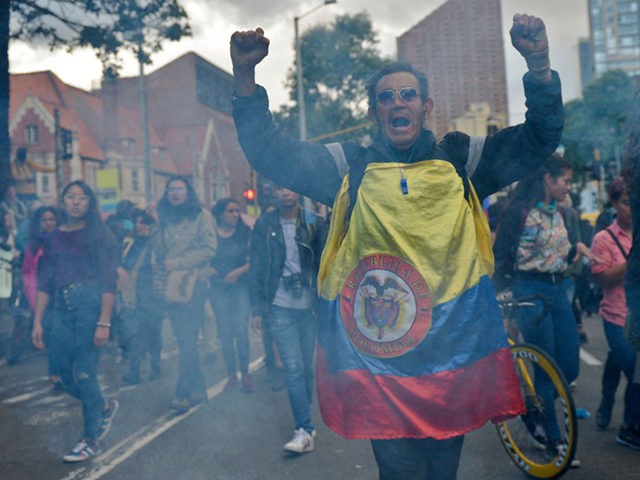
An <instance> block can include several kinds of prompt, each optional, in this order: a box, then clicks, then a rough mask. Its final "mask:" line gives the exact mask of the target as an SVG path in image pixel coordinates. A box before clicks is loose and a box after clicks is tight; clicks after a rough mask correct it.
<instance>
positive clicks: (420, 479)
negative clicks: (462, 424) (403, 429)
mask: <svg viewBox="0 0 640 480" xmlns="http://www.w3.org/2000/svg"><path fill="white" fill-rule="evenodd" d="M463 441H464V436H459V437H453V438H448V439H446V440H436V439H434V438H399V439H394V440H371V447H372V448H373V455H374V456H375V458H376V463H377V464H378V472H379V473H378V475H379V479H380V480H406V479H416V480H427V479H429V480H455V478H456V474H457V472H458V464H459V462H460V454H461V452H462V444H463Z"/></svg>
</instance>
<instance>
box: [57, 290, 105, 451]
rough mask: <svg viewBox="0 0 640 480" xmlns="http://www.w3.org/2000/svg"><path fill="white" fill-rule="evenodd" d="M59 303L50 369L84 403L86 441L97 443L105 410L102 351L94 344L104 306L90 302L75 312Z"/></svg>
mask: <svg viewBox="0 0 640 480" xmlns="http://www.w3.org/2000/svg"><path fill="white" fill-rule="evenodd" d="M53 300H54V302H55V299H53ZM55 303H56V308H54V315H53V319H52V326H51V334H50V340H49V359H50V362H51V365H50V370H51V371H52V372H54V373H55V374H56V375H59V376H60V383H61V384H62V387H63V388H64V389H65V391H66V392H67V393H69V394H70V395H72V396H74V397H76V398H78V399H80V401H81V402H82V418H83V422H84V434H83V438H86V439H89V440H96V439H97V438H98V434H99V432H100V426H101V424H102V410H103V407H104V399H103V398H102V393H101V392H100V385H99V384H98V363H99V360H100V349H99V348H96V347H95V346H94V344H93V336H94V334H95V331H96V323H97V322H98V317H99V316H100V303H99V302H95V301H90V302H86V303H84V304H83V305H80V306H79V307H78V308H76V309H74V310H67V309H66V308H65V306H64V305H60V304H59V302H55Z"/></svg>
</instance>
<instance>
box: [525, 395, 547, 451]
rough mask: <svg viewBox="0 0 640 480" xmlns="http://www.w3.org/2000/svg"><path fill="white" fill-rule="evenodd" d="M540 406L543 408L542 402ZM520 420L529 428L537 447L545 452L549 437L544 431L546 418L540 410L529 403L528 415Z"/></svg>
mask: <svg viewBox="0 0 640 480" xmlns="http://www.w3.org/2000/svg"><path fill="white" fill-rule="evenodd" d="M540 406H542V402H541V403H540ZM543 408H544V407H543ZM520 418H522V421H523V422H524V424H525V426H526V427H527V431H528V432H529V434H530V435H531V437H532V439H533V441H534V445H535V447H536V448H539V449H541V450H544V449H545V448H546V446H547V435H546V433H545V431H544V425H543V424H544V418H543V414H542V412H541V411H540V408H538V406H537V405H535V404H534V403H533V402H532V401H527V413H525V414H524V415H522V416H521V417H520Z"/></svg>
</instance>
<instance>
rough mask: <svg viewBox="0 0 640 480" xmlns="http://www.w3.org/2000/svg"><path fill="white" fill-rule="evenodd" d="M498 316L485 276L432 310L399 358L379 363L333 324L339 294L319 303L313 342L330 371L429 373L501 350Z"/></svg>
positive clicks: (336, 318) (503, 338)
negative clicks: (426, 326)
mask: <svg viewBox="0 0 640 480" xmlns="http://www.w3.org/2000/svg"><path fill="white" fill-rule="evenodd" d="M331 310H335V311H334V312H331ZM499 317H500V311H499V309H498V305H497V302H496V300H495V297H494V291H493V288H492V284H491V280H490V278H489V277H488V276H486V275H485V276H483V277H481V278H480V281H479V283H478V284H477V285H475V286H473V287H471V288H469V289H468V290H466V291H465V292H463V293H462V294H461V295H460V296H459V297H456V298H455V299H453V300H451V301H448V302H446V303H443V304H440V305H437V306H435V307H434V308H433V310H432V324H431V328H430V330H429V331H428V333H427V335H426V337H425V338H424V340H423V341H422V342H421V343H419V344H418V346H417V347H416V348H414V349H413V350H412V351H410V352H408V353H406V354H404V355H402V356H399V357H396V358H386V359H379V358H376V357H373V356H368V355H365V354H363V353H362V352H360V351H359V350H358V349H356V348H355V347H354V346H353V345H352V344H351V342H350V341H349V339H348V337H347V335H346V334H345V332H344V329H343V327H342V325H338V324H336V323H333V322H340V321H341V315H340V297H339V296H338V297H337V298H336V299H335V300H333V301H327V300H324V299H321V300H320V315H319V322H320V325H319V337H318V341H319V343H320V345H321V346H322V347H323V348H324V349H325V351H326V352H327V361H328V364H329V365H328V368H329V372H331V373H336V372H337V371H340V370H358V369H365V370H368V371H370V372H371V373H372V374H374V375H397V376H407V377H409V376H421V375H429V374H433V373H438V372H443V371H446V370H453V369H458V368H463V367H465V366H467V365H470V364H472V363H474V362H476V361H477V360H480V359H481V358H484V357H485V356H487V355H489V354H491V353H492V352H494V351H496V350H498V349H500V348H503V347H505V346H507V341H506V336H505V332H504V329H503V327H502V322H501V321H500V320H496V318H498V319H499ZM331 319H333V320H331ZM332 323H333V324H332Z"/></svg>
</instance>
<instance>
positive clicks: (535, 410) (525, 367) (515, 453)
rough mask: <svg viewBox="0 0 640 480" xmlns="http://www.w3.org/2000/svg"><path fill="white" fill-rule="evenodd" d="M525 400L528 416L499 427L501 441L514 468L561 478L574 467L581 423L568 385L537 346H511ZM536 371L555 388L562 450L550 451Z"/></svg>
mask: <svg viewBox="0 0 640 480" xmlns="http://www.w3.org/2000/svg"><path fill="white" fill-rule="evenodd" d="M511 355H512V357H513V359H514V364H515V366H516V372H517V375H518V378H519V379H520V390H521V392H522V398H523V400H524V402H525V406H526V407H527V412H526V413H525V414H523V415H520V416H518V417H515V418H512V419H510V420H506V421H504V422H500V423H497V424H496V428H497V430H498V434H499V437H500V441H501V443H502V445H503V447H504V448H505V450H506V452H507V454H508V455H509V457H510V458H511V460H512V461H513V462H514V463H515V465H516V466H517V467H518V468H519V469H520V470H521V471H522V472H524V473H525V474H527V475H529V476H530V477H533V478H543V479H553V478H558V477H561V476H562V475H563V474H564V473H565V472H566V471H567V469H569V467H570V466H571V462H572V460H573V458H574V456H575V453H576V449H577V447H578V420H577V416H576V409H575V403H574V401H573V396H572V395H571V391H570V389H569V385H568V384H567V381H566V380H565V378H564V375H563V374H562V371H561V370H560V369H559V367H558V365H557V364H556V362H555V361H554V360H553V359H552V358H551V357H550V356H549V355H548V354H547V353H545V352H544V351H542V350H541V349H540V348H538V347H537V346H535V345H532V344H528V343H518V344H515V345H512V346H511ZM535 367H538V368H540V369H542V370H543V371H544V372H545V373H546V374H547V376H548V377H549V379H550V380H551V383H552V384H553V387H554V389H555V394H556V399H555V401H554V405H553V408H554V411H555V412H556V417H557V422H556V423H557V425H558V428H559V430H560V435H561V441H560V446H558V445H554V446H553V447H551V448H550V447H549V446H548V445H547V444H546V443H547V442H546V438H545V437H546V434H545V432H544V426H543V425H542V424H543V422H544V420H543V418H544V412H545V408H546V407H545V406H544V402H543V401H542V399H541V398H540V397H539V396H538V395H536V393H535V387H534V385H533V381H532V379H533V377H534V372H535Z"/></svg>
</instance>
